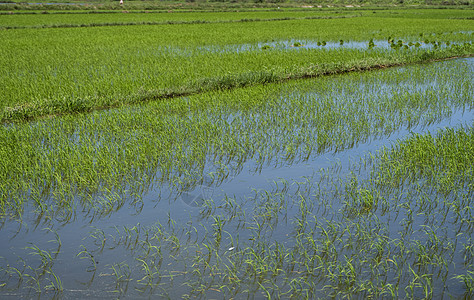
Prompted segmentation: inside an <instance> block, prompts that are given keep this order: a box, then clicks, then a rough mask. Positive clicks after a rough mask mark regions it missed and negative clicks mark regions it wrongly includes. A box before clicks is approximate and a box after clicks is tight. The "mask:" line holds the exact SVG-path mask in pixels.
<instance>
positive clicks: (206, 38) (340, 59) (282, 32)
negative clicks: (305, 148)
mask: <svg viewBox="0 0 474 300" xmlns="http://www.w3.org/2000/svg"><path fill="white" fill-rule="evenodd" d="M396 12H397V13H398V14H396V18H393V17H392V14H390V13H388V12H386V11H384V12H383V16H382V17H379V16H378V14H377V13H376V14H369V13H367V12H363V13H361V15H362V16H360V15H359V16H358V15H357V12H356V11H352V12H344V13H343V14H335V12H319V11H316V12H314V13H311V12H290V11H286V12H281V13H280V12H275V13H269V12H254V13H245V14H244V13H183V14H176V15H174V14H158V13H157V14H132V15H130V17H129V15H128V14H104V15H102V14H100V15H89V14H74V15H18V16H16V15H13V16H11V15H4V16H0V20H1V21H0V24H2V25H3V26H13V27H14V26H19V25H18V24H26V25H25V26H42V25H48V26H50V25H53V24H56V25H59V24H62V25H67V24H70V25H78V24H86V25H87V24H89V25H90V24H92V23H97V24H102V25H108V24H107V23H109V22H112V23H113V22H114V21H113V20H115V22H116V23H117V24H118V25H120V22H138V23H139V22H151V21H153V22H158V23H160V25H136V26H126V25H123V26H101V27H87V28H80V27H79V28H29V29H8V30H2V31H0V38H1V39H2V44H1V45H0V55H1V56H2V58H3V59H2V61H1V62H0V81H1V82H2V83H1V84H2V86H1V89H2V98H1V100H0V108H1V109H2V111H3V113H2V115H3V116H2V120H4V121H8V120H14V119H29V118H34V117H38V116H41V115H51V114H57V113H65V112H80V111H88V110H91V109H95V108H99V107H102V108H103V107H111V106H117V105H122V104H127V103H134V102H140V101H147V99H153V98H155V99H156V98H163V97H170V96H173V95H182V94H189V93H196V92H199V91H200V90H203V89H204V90H209V89H218V88H229V87H232V86H242V85H249V84H257V83H262V82H267V81H281V80H284V79H285V78H298V77H304V76H315V75H320V74H322V73H325V72H326V73H327V72H329V73H331V72H343V71H348V70H351V69H353V68H370V67H376V66H380V65H393V64H404V63H412V62H420V61H424V60H430V59H440V58H444V57H452V56H463V55H471V54H472V53H473V51H472V47H473V46H472V44H471V41H472V34H473V32H472V31H469V28H471V25H472V21H471V20H467V19H451V17H452V15H453V13H454V11H452V10H447V11H446V15H444V14H442V13H440V11H433V10H428V11H423V10H416V12H415V11H409V10H403V11H396ZM443 12H444V11H443ZM415 13H416V14H417V15H419V16H420V18H414V14H415ZM458 13H459V15H460V16H466V15H467V13H466V12H465V11H458ZM400 14H402V15H403V14H406V15H408V16H409V17H407V18H403V17H401V16H400ZM331 16H333V17H343V18H337V19H311V18H313V17H315V18H318V17H323V18H324V17H331ZM271 17H273V19H284V18H289V20H273V21H271V20H269V18H271ZM344 17H347V18H344ZM25 18H27V19H28V18H30V19H29V20H30V22H29V23H27V22H23V21H22V20H23V19H25ZM48 18H50V19H48ZM61 18H62V21H61ZM124 18H128V19H124ZM244 18H249V19H253V20H254V22H241V20H242V19H244ZM308 18H309V19H308ZM67 19H69V21H66V20H67ZM257 19H259V20H260V21H258V20H257ZM178 20H181V21H183V22H193V21H196V20H199V21H202V22H212V23H203V24H193V23H191V24H166V23H167V22H176V21H178ZM239 20H240V22H231V23H228V22H223V21H239ZM255 20H257V21H255ZM265 20H266V21H265ZM214 22H217V23H214ZM117 24H116V25H117ZM109 25H110V24H109ZM341 40H342V41H343V42H345V43H346V47H335V48H331V49H329V47H326V48H325V47H290V46H293V44H295V43H297V44H300V45H305V44H315V45H317V43H318V42H319V43H323V42H324V43H327V42H335V43H339V42H340V41H341ZM370 40H375V41H377V43H378V44H379V45H378V46H376V47H373V48H370V49H367V47H362V48H361V47H359V48H361V49H359V48H351V47H348V45H349V44H348V43H349V42H364V43H367V45H368V44H369V42H370ZM389 40H391V41H393V42H397V41H398V40H401V41H402V42H404V43H409V42H412V43H416V42H418V43H424V44H427V43H428V44H429V43H443V45H446V42H448V43H449V44H450V45H449V46H448V47H437V49H433V48H430V47H427V48H423V47H421V48H416V49H415V47H411V48H410V49H408V51H405V49H403V48H402V49H400V50H401V51H398V50H396V49H397V48H395V50H394V49H393V48H388V49H386V48H384V47H381V44H382V43H383V44H385V45H387V43H388V42H389ZM266 43H267V44H269V45H267V46H265V44H266ZM466 43H467V44H466ZM461 44H462V47H461V46H459V45H461ZM275 45H279V46H280V47H276V48H275V47H274V46H275ZM439 45H441V44H439ZM266 48H268V49H266ZM210 83H211V84H210Z"/></svg>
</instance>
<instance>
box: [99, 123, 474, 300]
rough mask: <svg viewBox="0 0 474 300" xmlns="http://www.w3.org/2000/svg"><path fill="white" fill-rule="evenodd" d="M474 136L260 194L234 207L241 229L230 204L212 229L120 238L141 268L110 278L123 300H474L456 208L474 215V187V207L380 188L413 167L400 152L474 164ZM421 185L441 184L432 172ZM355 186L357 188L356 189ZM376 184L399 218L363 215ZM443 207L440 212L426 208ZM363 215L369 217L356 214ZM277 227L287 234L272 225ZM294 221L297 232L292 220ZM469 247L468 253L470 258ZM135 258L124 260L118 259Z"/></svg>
mask: <svg viewBox="0 0 474 300" xmlns="http://www.w3.org/2000/svg"><path fill="white" fill-rule="evenodd" d="M473 134H474V131H473V129H472V127H470V128H466V129H464V128H460V129H457V130H449V129H448V130H444V131H441V132H439V133H438V135H437V136H436V138H435V139H434V140H431V141H428V143H430V142H435V143H436V147H432V148H433V149H435V150H434V151H425V150H424V149H423V148H421V149H420V148H419V147H425V144H426V143H427V141H425V140H421V139H419V138H418V137H417V136H414V137H410V138H409V139H407V141H400V142H399V143H397V144H396V145H394V147H393V148H392V149H391V150H390V151H388V150H384V151H381V152H380V153H378V154H376V155H375V157H373V158H372V160H371V163H370V165H373V166H374V167H375V168H374V169H371V168H370V167H369V166H367V164H366V165H365V167H366V168H369V170H370V172H371V173H369V174H368V177H366V178H365V177H361V178H358V177H359V176H356V175H351V177H348V178H347V179H344V177H345V176H346V175H344V174H339V171H338V170H337V169H328V170H326V171H323V173H320V174H318V175H317V176H315V177H312V178H307V179H306V180H304V181H301V182H291V183H288V182H285V181H282V182H279V183H275V187H274V189H273V190H271V191H268V190H263V191H258V192H256V194H255V197H254V199H253V200H252V201H250V202H247V204H245V205H244V207H242V205H239V204H237V203H235V204H234V205H237V206H241V207H242V208H243V209H244V210H246V211H247V213H246V215H247V217H246V218H245V219H244V220H243V221H242V220H239V221H238V222H237V220H236V219H233V218H232V217H231V215H229V214H228V213H227V211H226V209H225V208H223V207H222V206H221V205H220V204H218V203H213V204H212V205H213V206H214V207H215V208H214V210H213V213H212V214H210V215H208V217H207V218H205V219H201V221H200V225H201V226H202V228H203V230H199V229H196V228H195V227H194V226H193V225H192V224H193V223H194V222H195V220H194V219H190V220H189V221H188V223H187V224H186V225H184V224H183V225H179V223H177V222H174V221H173V220H169V222H168V226H163V225H161V224H157V225H156V226H151V227H145V228H143V227H140V225H139V224H138V225H137V226H133V227H128V228H126V227H124V228H123V231H116V232H115V233H113V232H112V233H111V234H110V235H109V236H108V239H107V241H106V244H107V246H106V247H111V248H114V249H115V248H116V247H117V245H123V247H124V248H125V249H126V250H127V251H126V253H130V254H131V256H132V258H133V259H134V260H135V262H134V260H133V259H130V258H129V259H128V260H126V261H123V262H120V263H114V264H112V265H108V266H104V270H105V269H106V268H112V269H114V270H116V268H117V266H120V268H121V269H126V270H132V271H128V272H127V273H126V274H128V275H123V271H120V270H118V271H114V274H115V275H114V276H115V279H114V278H113V277H110V279H112V280H115V281H116V286H117V289H119V290H117V291H118V292H121V293H123V294H127V291H128V289H125V288H124V287H123V285H124V284H126V285H127V286H128V285H135V286H140V285H144V288H143V289H138V290H139V291H140V292H141V293H145V294H146V295H148V294H149V293H151V294H153V295H167V296H170V297H198V298H208V297H211V296H214V297H216V295H217V297H223V298H232V297H239V295H240V296H242V294H243V295H244V297H247V296H249V295H255V296H259V295H262V296H264V297H265V296H266V297H270V298H279V297H303V298H315V297H322V296H334V297H342V296H350V297H356V298H366V297H376V298H382V297H388V298H399V297H404V298H420V297H424V298H430V297H441V296H442V295H445V296H449V295H451V296H454V297H460V296H463V295H464V296H467V297H468V296H469V295H472V271H471V269H470V268H472V260H471V258H472V253H473V252H472V245H471V244H470V243H471V237H472V234H473V230H474V227H473V226H472V220H473V219H472V217H473V215H472V214H468V215H464V219H465V222H458V221H457V217H456V215H457V214H458V212H456V210H453V204H454V203H456V202H459V201H461V202H459V203H458V204H460V205H461V206H462V207H465V208H469V207H471V206H472V203H471V202H472V201H471V199H472V185H469V188H468V189H467V190H464V188H463V185H459V186H455V187H454V188H453V189H452V191H453V192H459V193H461V194H463V193H467V194H465V195H467V196H468V197H464V196H462V195H460V194H459V195H456V194H451V195H448V196H446V195H444V194H443V193H439V192H438V191H436V190H433V193H428V194H427V192H426V190H427V189H428V190H429V187H430V186H433V183H429V182H427V184H426V185H423V186H419V185H418V184H414V185H413V184H410V183H407V184H405V185H403V186H399V187H397V188H393V186H392V183H391V182H390V181H380V180H379V178H380V177H381V176H380V171H382V172H385V171H384V168H383V165H385V163H387V162H389V161H391V162H392V163H397V164H403V162H407V163H408V164H407V165H406V167H408V169H410V168H411V161H412V158H411V157H410V159H409V160H408V161H407V160H406V159H400V158H399V155H398V152H400V150H399V149H400V148H402V149H406V150H408V149H410V150H411V151H412V152H418V153H420V154H422V153H423V154H424V155H420V156H419V158H421V160H420V164H424V161H425V157H431V158H437V159H436V160H438V159H439V160H443V158H445V159H446V160H448V161H449V160H451V157H452V156H451V154H450V153H451V151H450V150H453V149H456V150H458V151H459V150H460V151H466V154H467V155H468V156H469V157H471V158H472V157H473V156H474V154H473V153H472V151H473V149H472V147H470V148H468V149H466V147H465V145H466V144H472V143H470V141H471V140H472V136H473ZM427 137H429V135H427ZM386 153H389V154H391V155H390V156H387V155H386ZM456 153H458V152H456ZM464 156H465V155H464ZM413 160H417V159H416V158H415V159H413ZM433 161H434V160H431V161H429V162H427V163H426V166H427V167H428V166H430V165H432V164H433ZM381 162H382V163H383V164H379V163H381ZM449 165H450V167H448V168H447V169H448V170H452V171H453V172H456V168H457V167H456V166H461V167H466V165H467V167H468V168H472V167H471V165H472V164H470V163H469V162H468V164H466V165H465V164H464V163H463V162H458V163H457V164H449ZM353 167H363V166H360V165H357V164H355V165H354V166H353ZM400 168H403V166H402V167H400ZM435 170H436V171H437V172H436V171H435V172H436V174H437V175H438V176H439V178H440V179H441V178H444V177H446V174H444V173H443V169H441V168H439V169H438V168H436V169H435ZM408 172H409V171H408ZM416 174H418V173H415V174H414V175H416ZM469 174H470V175H468V177H466V178H465V179H466V180H467V181H469V182H471V181H472V172H470V173H469ZM339 176H342V179H343V180H342V181H339V180H338V179H337V178H338V177H339ZM421 176H422V177H426V176H427V177H428V178H429V177H430V174H424V173H423V174H421ZM318 177H319V179H318ZM448 177H449V176H448ZM471 183H472V182H471ZM347 184H348V185H350V188H348V187H347V186H346V187H344V185H347ZM364 185H369V186H371V185H374V186H375V187H377V188H379V190H377V189H374V190H371V191H370V192H371V193H382V194H383V195H382V197H383V198H385V197H387V198H386V199H390V201H386V204H385V205H386V206H388V209H383V208H382V207H383V205H380V203H379V204H377V203H375V206H374V207H373V208H372V209H369V210H366V209H365V208H364V209H361V210H359V207H360V206H358V205H357V203H356V202H350V201H346V200H344V199H351V198H352V197H353V195H352V193H353V190H354V189H356V190H357V189H359V190H361V189H362V188H363V187H364ZM407 191H409V192H407ZM360 195H363V194H360ZM323 198H328V199H330V201H329V202H327V203H326V204H324V202H320V201H319V200H321V199H323ZM379 198H380V197H379ZM397 198H398V199H397ZM211 201H212V200H211ZM382 201H384V200H383V199H382ZM431 201H434V202H436V204H435V206H430V205H432V204H430V205H426V204H427V203H430V202H431ZM466 201H467V202H466ZM212 202H213V201H212ZM272 202H276V203H283V204H284V206H286V207H294V209H287V208H286V209H284V210H281V209H278V210H277V212H276V214H273V213H270V214H269V213H268V210H267V209H265V208H264V207H263V205H270V206H272V204H271V203H272ZM252 203H253V204H252ZM249 204H250V206H247V205H249ZM321 205H324V206H326V209H325V210H324V211H320V208H321ZM341 205H342V206H343V207H342V208H343V209H342V210H341V209H340V207H341ZM219 207H221V208H219ZM271 210H272V209H271ZM352 210H356V211H358V212H357V214H356V215H354V214H352V213H350V214H347V213H348V212H350V211H352ZM466 211H470V209H467V210H466ZM341 212H342V213H341ZM425 214H426V215H427V216H429V220H428V221H426V220H424V216H423V215H425ZM415 215H418V216H415ZM420 216H421V217H420ZM440 216H444V217H440ZM402 218H403V219H402ZM275 219H278V220H277V223H279V224H278V226H277V227H274V226H271V225H270V224H272V223H273V221H275ZM285 219H286V220H288V222H281V220H285ZM201 222H202V223H201ZM242 222H244V225H242V224H241V223H242ZM176 224H178V225H176ZM469 224H470V225H469ZM448 225H449V226H448ZM223 233H224V234H223ZM103 236H106V235H103ZM458 245H463V246H462V251H459V249H458V248H457V247H458ZM98 248H99V250H100V251H101V249H103V248H104V247H103V246H99V247H98ZM126 257H127V254H122V256H120V257H119V258H118V259H119V260H121V259H125V258H126ZM157 259H158V262H157ZM104 272H105V271H104ZM140 274H141V275H140ZM123 276H126V279H125V280H123ZM141 276H144V277H143V278H140V277H141ZM470 276H471V277H470ZM104 280H107V279H104ZM459 284H463V285H464V288H462V287H461V286H460V285H459ZM463 289H464V291H463ZM128 295H130V294H128Z"/></svg>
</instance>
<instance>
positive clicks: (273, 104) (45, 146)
mask: <svg viewBox="0 0 474 300" xmlns="http://www.w3.org/2000/svg"><path fill="white" fill-rule="evenodd" d="M452 64H454V65H456V66H457V68H458V70H453V69H452V67H451V64H448V63H447V64H446V65H444V66H445V67H436V68H433V67H425V68H418V67H411V68H407V69H400V70H392V71H390V72H388V73H383V72H380V73H377V74H376V75H374V74H364V75H363V77H362V78H363V79H362V82H363V83H364V84H363V85H361V81H354V79H356V80H360V79H359V76H361V75H359V74H354V75H352V76H349V77H339V78H328V79H324V80H318V81H301V82H295V83H294V84H290V85H288V86H287V87H286V89H287V91H285V90H283V91H282V90H281V87H279V86H277V85H274V86H271V85H269V86H260V87H254V88H251V89H242V90H236V91H229V92H224V93H221V92H219V93H211V94H208V95H204V96H195V97H191V98H189V99H183V101H181V102H176V101H172V102H162V103H154V104H150V105H148V106H145V107H136V108H133V109H125V110H113V111H109V112H96V113H94V114H91V115H89V116H82V117H80V118H75V117H65V118H58V119H53V120H49V121H44V122H38V123H35V124H31V125H28V124H23V125H11V126H8V127H5V126H4V127H1V129H0V133H1V135H2V139H1V142H0V145H1V148H0V151H1V153H2V155H1V156H2V157H3V162H2V175H1V176H2V180H1V182H2V183H1V185H0V187H1V190H2V202H1V203H2V212H3V213H4V214H8V213H9V212H12V213H14V215H17V216H20V215H21V212H22V211H23V207H24V205H25V200H27V199H32V200H34V203H35V204H34V205H35V206H36V209H37V210H38V212H41V213H46V214H49V213H51V212H52V211H58V210H61V211H63V212H64V213H65V215H66V216H73V214H74V212H75V211H76V209H77V206H78V205H79V206H80V207H83V209H86V210H87V211H89V210H92V215H94V214H96V213H99V215H100V214H104V215H106V214H108V213H111V212H113V211H114V210H117V209H119V208H120V207H122V206H123V204H124V200H123V199H124V198H131V199H135V200H133V202H136V203H139V202H140V198H141V195H143V193H144V192H146V191H147V190H149V189H150V188H152V187H153V183H156V182H163V181H164V182H170V183H171V186H174V187H175V189H176V190H178V191H180V190H184V191H186V190H192V188H194V187H195V186H196V184H197V183H198V182H200V181H201V180H202V177H203V172H205V171H211V170H209V168H211V169H212V170H213V173H212V174H211V184H212V182H214V184H218V183H219V182H222V181H224V180H226V178H231V177H232V176H233V175H232V174H233V172H235V171H237V172H238V171H239V170H241V169H242V167H241V166H242V165H243V164H244V163H246V162H247V161H250V160H251V161H254V162H255V163H253V166H252V167H251V168H252V169H253V170H254V171H258V170H260V169H261V168H262V167H264V166H265V165H268V164H272V165H276V166H278V165H282V164H287V163H293V162H298V161H302V160H305V159H308V158H309V157H311V156H312V155H315V154H317V153H324V152H327V151H341V150H343V149H347V148H351V147H353V146H354V145H357V144H358V143H360V142H363V141H365V140H367V139H369V138H370V137H373V136H380V135H386V134H390V133H391V132H394V131H396V130H398V129H399V128H400V127H401V126H408V127H412V126H415V125H416V124H418V123H420V122H421V124H424V125H428V124H431V123H433V122H436V121H437V120H439V119H441V118H443V117H445V116H449V115H450V114H452V113H453V107H454V108H457V109H465V108H467V109H471V108H472V99H473V97H472V80H471V77H472V75H471V74H472V73H471V69H470V67H469V65H465V64H463V63H462V62H453V63H452ZM384 74H389V75H388V76H387V75H384ZM407 74H412V76H411V77H409V78H419V80H420V83H418V84H417V85H415V86H412V85H411V83H410V82H409V81H408V80H407V78H408V77H406V76H407ZM453 78H456V80H455V81H454V82H453ZM335 79H336V80H335ZM384 80H385V81H387V83H386V85H385V86H381V85H380V84H381V83H382V82H384ZM410 81H411V80H410ZM380 87H382V90H380ZM295 90H299V92H298V93H295V92H294V91H295ZM315 91H317V92H315ZM341 92H342V93H341ZM281 93H282V94H281ZM354 94H358V96H357V97H356V96H353V97H346V95H354ZM272 98H273V99H272ZM231 99H239V102H235V101H232V100H231ZM407 107H410V109H409V110H407V109H406V108H407ZM211 108H212V112H211V113H209V112H208V111H206V110H207V109H211ZM235 111H241V113H240V114H239V115H236V116H234V114H235ZM367 112H370V113H367ZM77 162H81V163H80V164H77ZM234 170H235V171H234ZM229 176H230V177H229ZM28 202H29V203H31V202H32V201H30V200H28ZM101 203H103V204H101Z"/></svg>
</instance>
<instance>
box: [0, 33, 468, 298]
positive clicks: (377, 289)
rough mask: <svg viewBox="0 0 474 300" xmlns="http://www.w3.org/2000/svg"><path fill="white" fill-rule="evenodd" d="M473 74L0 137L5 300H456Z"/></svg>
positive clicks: (401, 73)
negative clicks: (4, 160)
mask: <svg viewBox="0 0 474 300" xmlns="http://www.w3.org/2000/svg"><path fill="white" fill-rule="evenodd" d="M385 43H386V42H385ZM376 44H377V43H376ZM473 71H474V60H473V59H472V58H468V59H458V60H450V61H445V62H438V63H431V64H423V65H415V66H405V67H399V68H393V69H387V70H380V71H376V72H370V73H369V72H367V73H358V74H347V75H342V76H334V77H325V78H316V79H311V80H302V81H292V82H287V83H285V84H274V85H273V84H269V85H264V86H257V87H250V88H245V89H236V90H231V91H220V92H211V93H205V94H201V95H195V96H190V97H186V98H179V99H173V100H171V101H161V102H155V103H149V104H147V105H143V106H137V107H128V108H122V109H115V110H108V111H97V112H93V113H91V114H88V115H79V116H70V117H68V116H65V117H58V118H54V119H51V120H43V121H38V122H36V123H32V124H13V125H12V124H10V125H8V126H3V127H2V128H1V131H0V133H1V135H2V137H3V140H4V141H5V142H4V143H3V144H0V146H1V148H0V149H1V151H2V153H3V155H16V157H17V160H16V161H15V162H14V163H12V164H11V165H6V166H5V169H4V170H9V172H8V173H6V172H5V171H4V170H3V171H2V172H3V174H2V180H1V182H2V183H1V185H0V190H1V191H2V197H3V199H2V200H3V202H2V203H3V205H2V212H3V218H2V224H1V230H0V237H1V238H2V239H3V240H6V241H8V243H7V245H8V247H2V249H1V250H0V256H1V265H0V266H1V270H2V273H1V290H0V293H1V295H2V298H5V297H11V298H17V297H28V298H30V297H40V298H41V297H45V298H51V297H54V296H58V297H61V296H62V297H70V298H76V297H81V298H85V297H95V298H102V297H104V298H109V297H117V298H120V297H127V298H130V297H133V298H148V297H158V296H160V297H169V298H172V299H176V298H195V297H197V298H203V299H207V298H226V299H229V298H239V299H240V298H256V299H265V298H268V299H273V298H292V297H295V298H317V297H328V296H332V297H342V296H351V297H354V298H363V299H365V298H368V297H373V298H384V297H386V298H422V297H427V298H430V297H433V298H441V297H443V298H444V297H446V298H449V297H455V298H462V297H470V296H472V295H473V294H472V293H473V280H474V279H473V278H474V262H473V258H474V244H473V242H474V241H473V237H474V215H473V212H472V211H471V210H472V207H473V202H472V201H473V199H474V197H473V191H474V187H473V172H474V170H473V167H472V166H473V165H474V158H473V150H472V148H473V145H474V143H473V141H474V136H473V127H472V125H473V122H474V114H473V109H474V89H473V82H474V80H473V79H474V78H473V74H474V72H473ZM9 145H12V146H9ZM15 146H17V147H15ZM20 146H21V147H20Z"/></svg>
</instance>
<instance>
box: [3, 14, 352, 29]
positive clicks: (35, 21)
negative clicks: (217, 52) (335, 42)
mask: <svg viewBox="0 0 474 300" xmlns="http://www.w3.org/2000/svg"><path fill="white" fill-rule="evenodd" d="M342 16H345V17H348V16H352V17H353V16H354V13H350V12H342V13H339V12H338V13H336V12H320V11H303V12H302V11H284V10H282V11H277V12H268V11H261V12H234V13H231V14H230V13H219V12H212V13H209V12H207V13H203V12H195V13H189V12H188V13H179V12H178V13H173V14H169V13H156V12H155V13H153V12H151V13H147V14H144V13H139V12H130V13H123V14H117V13H101V14H69V13H68V14H52V15H51V14H46V15H45V14H37V15H22V14H12V15H8V16H2V18H0V28H5V29H18V28H33V27H34V28H50V27H51V28H58V27H67V26H70V27H73V26H77V27H81V26H101V25H102V26H110V24H115V26H117V25H127V24H140V23H142V24H150V25H151V24H153V25H159V24H194V23H219V22H236V21H237V22H251V21H266V20H285V19H286V20H290V19H305V18H309V19H311V18H328V17H342ZM107 24H109V25H107Z"/></svg>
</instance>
